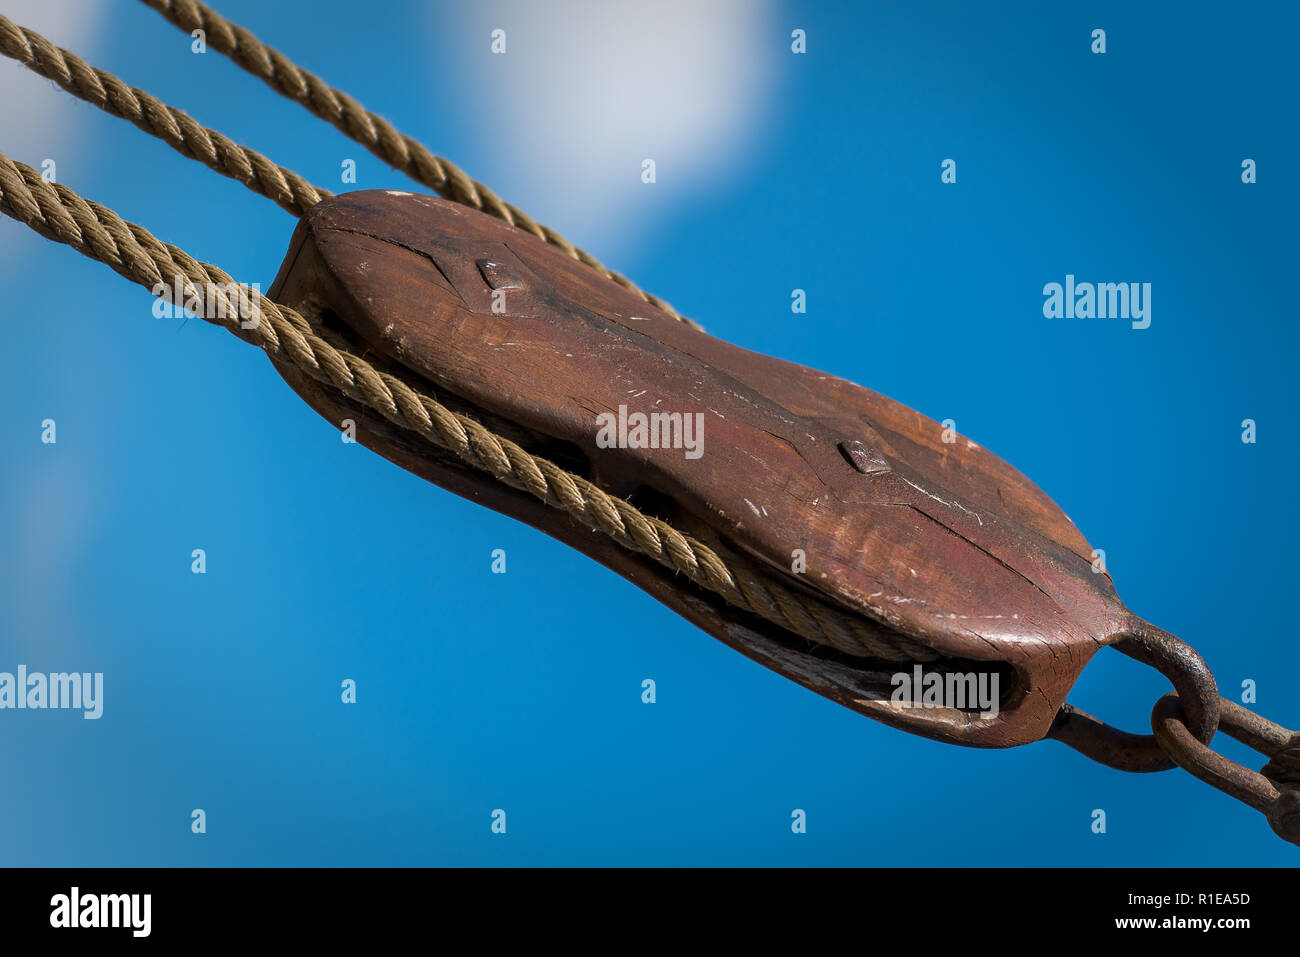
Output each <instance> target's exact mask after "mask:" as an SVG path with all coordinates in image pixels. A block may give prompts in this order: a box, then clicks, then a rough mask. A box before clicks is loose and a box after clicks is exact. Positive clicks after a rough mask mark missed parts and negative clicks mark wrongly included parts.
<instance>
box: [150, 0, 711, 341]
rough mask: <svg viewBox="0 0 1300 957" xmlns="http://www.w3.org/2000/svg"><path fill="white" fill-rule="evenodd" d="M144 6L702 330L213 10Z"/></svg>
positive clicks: (373, 148)
mask: <svg viewBox="0 0 1300 957" xmlns="http://www.w3.org/2000/svg"><path fill="white" fill-rule="evenodd" d="M143 2H144V3H145V4H146V5H147V6H149V7H152V8H153V9H154V10H156V11H158V12H159V13H160V14H162V15H163V16H164V17H165V18H166V19H167V20H168V21H169V22H171V23H172V24H174V25H175V26H176V27H178V28H179V29H181V30H183V31H184V32H185V33H193V32H194V31H195V30H202V31H203V32H204V35H205V37H206V41H207V44H208V46H210V47H212V49H214V50H216V51H217V52H219V53H223V54H225V55H226V56H228V57H230V59H232V60H233V61H235V63H237V64H239V66H241V67H242V68H243V69H244V70H246V71H247V72H249V73H251V74H252V75H253V76H255V77H257V78H258V79H259V80H262V81H263V82H264V83H266V85H267V86H269V87H270V88H271V89H273V90H275V91H276V92H277V93H279V94H281V95H282V96H285V97H288V98H289V99H291V100H293V101H295V102H297V103H301V104H302V105H303V106H305V107H306V108H307V109H308V110H310V111H311V112H312V113H313V114H315V115H316V116H318V117H320V118H321V119H322V120H325V121H326V122H327V123H329V124H330V125H332V126H334V127H335V128H336V129H338V130H339V131H340V132H341V133H343V134H344V135H345V136H347V137H348V138H350V139H352V140H354V141H355V142H357V143H358V144H360V145H361V146H363V147H365V148H366V149H367V150H369V151H370V152H371V153H372V154H374V155H375V156H377V157H379V159H381V160H383V161H384V162H385V163H387V164H388V165H389V166H391V167H393V168H394V169H397V170H401V171H402V172H403V173H405V174H406V175H407V176H409V177H411V179H413V180H415V181H416V182H417V183H423V184H424V185H425V186H427V187H429V188H430V189H431V190H433V191H434V192H435V193H437V194H438V195H439V196H442V197H443V198H444V199H450V200H452V201H453V202H456V203H460V204H461V205H462V206H470V207H472V208H474V209H477V210H479V211H480V212H484V213H487V214H488V215H490V216H495V217H496V218H497V219H502V220H505V221H506V222H507V223H509V224H510V225H511V226H517V227H518V228H520V229H522V230H525V231H526V232H529V233H532V234H533V235H534V236H536V237H537V238H538V239H541V240H544V241H545V242H548V243H550V244H551V245H552V246H555V247H557V248H559V249H562V250H564V252H565V253H566V254H567V255H569V256H571V257H573V258H574V259H576V260H578V261H579V262H582V263H586V264H587V265H588V266H590V267H591V268H593V269H595V270H596V271H597V272H599V273H600V274H601V275H603V276H605V277H607V278H609V279H612V280H614V282H616V283H618V284H619V285H620V286H622V287H623V288H624V289H627V290H630V291H631V292H633V293H635V294H636V295H638V296H640V297H641V298H642V299H644V300H645V301H646V302H648V303H650V304H651V305H652V306H657V307H658V308H660V309H662V310H663V311H664V312H666V313H668V314H669V315H670V316H672V317H673V318H675V319H678V320H679V321H681V322H684V323H686V324H687V325H689V326H692V327H693V328H699V326H698V325H697V324H696V323H695V322H693V321H692V320H690V319H687V318H686V317H684V316H682V315H681V314H679V313H678V312H677V310H676V309H674V308H673V307H672V306H671V305H670V304H669V303H667V302H665V301H664V300H662V299H660V298H659V297H658V296H653V295H651V294H650V293H648V292H645V291H644V290H642V289H640V288H639V287H638V286H637V285H636V284H635V283H633V282H632V281H631V280H630V279H627V278H626V277H624V276H621V275H619V274H618V273H616V272H614V271H613V270H610V269H607V268H605V266H603V265H602V264H601V263H600V261H599V260H598V259H596V257H595V256H593V255H591V254H590V253H588V252H584V251H583V250H581V249H579V248H578V247H577V246H575V245H573V243H571V242H569V241H568V240H567V239H565V238H564V237H563V236H561V235H560V234H559V233H557V232H556V231H555V230H553V229H550V228H548V227H546V226H543V225H542V224H541V223H538V222H537V221H536V220H534V219H533V218H532V217H531V216H529V215H528V214H527V213H525V212H524V211H523V210H521V209H518V208H516V207H514V206H512V205H510V204H509V203H507V202H505V201H503V200H502V199H501V198H500V197H499V196H497V195H496V193H494V192H492V190H490V189H488V188H487V187H486V186H484V185H483V184H482V183H479V182H477V181H476V180H474V179H472V178H471V177H470V176H469V175H468V174H467V173H466V172H465V171H464V170H462V169H460V167H458V166H456V165H455V164H454V163H452V162H450V161H449V160H445V159H443V158H441V157H439V156H435V155H434V154H433V153H431V152H429V150H428V149H427V148H426V147H425V146H423V145H422V144H421V143H420V142H418V141H417V140H415V139H413V138H412V137H410V136H407V135H406V134H405V133H401V132H399V131H398V130H397V129H396V128H395V127H394V126H393V125H392V124H391V123H389V122H388V121H387V120H385V119H384V118H383V117H381V116H377V115H376V114H374V113H371V112H370V111H369V110H367V109H366V108H365V107H363V106H362V105H361V104H360V103H358V102H357V101H356V100H354V99H353V98H352V97H350V96H348V95H347V94H346V93H344V92H342V91H341V90H336V89H334V88H333V87H331V86H330V85H329V84H327V83H326V82H325V81H324V80H322V79H321V78H320V77H318V76H316V75H315V74H314V73H310V72H308V71H307V70H304V69H302V67H300V66H298V65H297V64H295V63H294V62H293V61H292V60H290V59H289V58H288V57H286V56H285V55H284V54H283V53H281V52H280V51H278V50H275V49H272V48H271V47H268V46H266V45H265V44H264V43H262V42H261V41H260V40H258V39H257V37H255V36H253V34H251V33H249V32H248V31H247V30H245V29H244V28H243V27H241V26H239V25H238V24H235V23H231V22H230V21H229V20H227V19H226V18H225V17H223V16H221V15H220V14H219V13H217V12H215V11H214V10H212V9H211V8H210V7H207V6H205V5H204V4H202V3H198V2H196V0H143Z"/></svg>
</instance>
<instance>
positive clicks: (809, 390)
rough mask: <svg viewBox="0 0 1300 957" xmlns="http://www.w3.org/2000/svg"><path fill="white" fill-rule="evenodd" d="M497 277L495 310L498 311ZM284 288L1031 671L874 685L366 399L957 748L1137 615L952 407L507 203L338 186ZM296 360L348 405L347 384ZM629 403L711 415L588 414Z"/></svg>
mask: <svg viewBox="0 0 1300 957" xmlns="http://www.w3.org/2000/svg"><path fill="white" fill-rule="evenodd" d="M494 287H495V288H496V289H499V290H502V291H503V292H504V296H505V307H506V311H505V312H504V314H501V313H498V312H494V311H493V308H492V306H493V291H494ZM272 297H273V298H275V299H277V300H278V301H282V302H286V303H288V304H289V305H293V306H295V307H296V308H298V309H299V310H300V311H303V312H304V314H307V315H309V316H325V315H329V316H330V319H329V322H330V323H331V324H334V325H337V326H340V327H346V328H347V330H349V332H348V334H349V335H351V336H354V337H355V340H356V343H355V346H354V347H356V348H358V349H361V350H364V351H365V353H366V355H367V357H368V358H370V359H371V360H372V361H373V360H374V359H376V358H377V357H383V358H384V359H386V360H388V362H390V363H391V366H392V367H393V368H399V367H400V368H404V369H407V370H410V372H411V373H412V374H414V375H415V376H418V378H419V379H420V380H427V383H428V384H429V385H431V386H432V387H433V389H434V391H435V393H436V394H437V395H438V396H439V398H440V400H442V399H445V398H446V397H447V394H448V393H450V394H451V395H454V396H456V397H458V399H459V400H461V401H462V402H463V403H464V405H465V408H466V410H467V411H472V412H475V413H476V414H481V415H482V416H483V417H485V418H487V419H489V420H491V421H492V422H493V423H494V426H493V427H497V425H498V424H500V425H501V426H502V427H503V428H510V427H513V428H514V429H515V434H514V435H511V437H512V438H515V439H516V440H520V441H521V444H524V445H525V447H530V450H533V451H538V450H544V449H545V448H546V447H547V444H548V443H553V442H554V440H559V441H560V442H563V443H569V444H571V446H572V447H576V449H579V450H581V453H582V454H583V455H584V456H585V457H586V459H587V460H589V461H590V463H591V468H590V469H589V472H590V475H589V477H593V478H595V479H597V480H598V481H600V482H601V484H602V485H604V486H605V487H607V488H609V489H611V490H613V491H617V492H618V493H620V494H629V493H634V492H635V493H636V495H637V496H638V498H637V501H641V500H642V499H646V500H647V501H652V502H654V503H656V504H657V510H658V511H659V512H660V514H662V517H664V518H666V519H668V520H670V521H672V522H673V524H674V525H676V526H677V527H678V528H680V529H681V530H682V531H686V532H690V533H693V534H699V535H700V536H701V537H704V538H706V540H714V539H717V540H720V541H721V542H723V543H725V544H726V546H727V547H729V548H731V549H733V550H734V551H736V552H737V553H743V554H744V555H747V556H749V560H750V561H752V562H753V563H755V564H756V565H758V566H760V567H763V568H766V569H767V570H768V571H769V572H770V573H771V574H773V575H783V576H790V567H791V560H792V559H791V555H792V552H793V551H794V550H795V549H801V550H802V551H803V552H804V553H805V554H806V556H807V570H806V573H805V574H803V575H802V576H799V580H800V581H801V582H803V583H805V584H806V585H807V586H809V587H812V588H814V589H816V590H817V591H818V592H820V593H821V594H823V595H825V596H827V597H828V598H829V599H831V600H833V601H835V602H836V603H838V604H840V605H842V606H844V607H846V608H848V609H852V610H854V611H856V612H858V613H860V614H862V615H864V616H867V617H868V618H870V619H873V620H875V621H876V622H879V623H880V625H881V626H882V627H884V628H889V629H895V630H897V631H900V632H903V633H905V634H907V635H910V636H914V637H916V638H919V639H921V640H923V641H924V642H925V643H926V644H927V645H929V646H930V647H932V648H934V649H936V650H937V651H938V652H940V653H941V654H943V655H945V656H947V657H949V658H951V659H958V660H961V661H966V662H970V661H991V662H1007V663H1009V664H1010V665H1011V666H1013V667H1014V669H1015V671H1016V672H1017V674H1018V675H1019V676H1020V686H1019V687H1018V688H1017V689H1015V692H1014V693H1013V694H1011V695H1010V696H1009V699H1008V701H1006V702H1005V703H1004V706H1003V711H1002V712H1001V713H1000V714H999V715H998V716H997V717H996V718H992V719H987V718H983V719H977V718H973V717H971V716H969V715H965V714H959V713H951V712H945V711H940V712H933V711H932V712H924V711H917V710H908V711H899V710H898V709H897V708H895V707H891V706H890V705H888V704H887V703H882V702H880V701H879V700H873V698H878V697H879V696H880V691H881V688H880V666H879V665H878V663H867V662H864V663H863V666H862V667H861V668H858V669H855V668H854V667H852V665H851V663H850V664H849V665H845V664H843V663H842V662H830V661H827V660H824V659H819V658H818V657H817V656H816V655H813V656H809V655H808V654H806V653H802V652H800V651H799V650H798V648H797V646H795V645H793V644H791V643H790V642H789V641H786V640H783V638H782V636H781V635H779V634H774V633H773V632H774V631H775V629H772V628H771V627H770V626H767V625H765V624H762V623H759V622H757V621H755V620H754V619H753V618H752V616H748V615H743V614H742V615H737V614H735V613H734V610H729V609H728V608H727V607H726V606H720V605H719V604H718V602H716V601H715V600H713V599H711V598H709V597H706V596H703V595H702V594H700V593H699V592H696V591H695V590H694V589H685V590H684V589H683V582H681V581H680V579H673V577H672V576H671V575H670V574H668V573H666V572H664V571H663V570H662V569H659V568H658V566H655V565H654V564H653V563H651V562H648V561H647V560H645V559H641V558H639V557H637V556H633V555H630V554H629V553H626V552H625V551H624V550H622V549H621V548H619V547H618V546H616V545H613V544H612V543H610V542H609V541H608V540H607V539H605V538H604V537H603V536H601V535H599V534H594V533H592V532H591V531H589V530H586V529H580V528H577V527H576V526H575V525H574V523H573V522H571V521H570V520H569V519H568V518H567V516H564V515H562V514H560V513H557V512H554V511H552V510H549V509H546V507H545V506H543V505H541V504H540V503H537V502H535V501H533V500H531V499H530V498H529V497H527V496H526V495H522V494H521V493H516V492H514V491H513V490H510V489H508V488H505V487H504V486H501V485H499V483H496V482H495V481H494V480H493V479H491V478H490V477H484V476H479V475H477V474H475V473H473V472H472V471H470V470H468V469H466V468H464V467H462V466H460V465H459V464H457V463H453V462H451V461H450V460H449V459H448V458H447V457H446V456H440V455H435V454H433V453H432V451H431V450H430V449H428V448H427V447H425V446H424V444H423V443H422V442H419V441H413V440H411V439H409V438H407V437H405V436H398V435H395V434H394V431H395V430H393V429H391V428H390V427H388V426H387V425H386V424H384V423H381V422H375V421H374V418H375V417H373V416H371V417H370V418H369V419H366V418H364V417H363V418H362V419H361V420H360V421H363V422H364V423H365V426H364V428H363V429H362V430H361V431H360V433H359V439H360V440H361V441H363V442H364V443H365V444H366V445H368V446H369V447H371V448H373V449H375V450H376V451H378V452H380V453H381V454H383V455H385V456H387V457H388V458H390V459H392V460H393V461H395V462H397V463H398V464H399V465H401V466H403V467H404V468H408V469H409V470H411V471H414V472H416V473H417V474H420V475H423V476H424V477H425V478H428V479H429V480H430V481H433V482H436V483H437V484H439V485H442V486H444V487H446V488H449V489H450V490H451V491H454V492H456V493H457V494H461V495H464V496H466V497H469V498H472V499H474V500H477V501H481V502H482V503H483V504H485V505H487V506H488V507H491V508H495V509H497V510H499V511H503V512H505V513H507V514H511V515H513V516H515V517H516V518H520V519H521V520H523V521H527V522H529V523H530V524H533V525H535V526H536V527H539V528H541V529H543V530H544V531H547V532H548V533H549V534H552V535H555V536H556V537H557V538H560V539H561V540H563V541H566V542H567V543H569V544H570V545H573V546H574V547H576V548H579V549H580V550H582V551H583V552H584V553H586V554H588V555H591V556H592V557H593V558H595V559H597V560H598V561H601V562H602V563H604V564H606V565H608V566H609V567H611V568H613V569H614V570H615V571H617V572H619V573H620V574H622V575H624V576H625V577H627V578H629V580H632V581H633V582H635V583H636V584H638V585H639V586H640V587H642V588H644V589H645V590H646V591H647V592H649V593H650V594H652V595H654V596H655V597H656V598H658V599H659V600H660V601H663V602H664V603H665V604H668V605H670V606H671V607H673V608H674V609H675V610H677V611H678V612H679V613H681V614H683V615H684V616H685V617H687V618H689V619H690V620H692V621H694V622H695V623H696V624H698V625H700V627H702V628H704V629H705V630H706V631H708V632H710V633H711V634H713V635H715V636H716V637H718V638H720V639H722V640H724V641H726V642H727V643H728V644H730V645H732V646H733V647H736V648H737V649H738V650H741V651H743V652H744V653H746V654H747V655H749V656H750V657H753V658H755V659H756V660H759V661H761V662H762V663H764V664H766V665H768V666H769V667H773V668H775V669H776V670H778V671H780V672H782V673H783V674H786V675H787V676H789V677H791V678H793V679H794V680H797V681H800V682H801V683H803V684H805V685H807V686H809V687H811V688H813V689H814V690H817V691H818V692H819V693H822V694H826V695H827V696H828V697H832V698H834V699H835V700H837V701H840V702H841V703H843V704H846V705H848V706H850V707H853V708H855V709H857V710H860V711H862V712H864V713H867V714H870V715H871V716H873V717H877V718H880V719H882V720H886V721H888V722H890V723H892V724H896V725H899V726H902V727H906V728H907V729H908V730H912V731H916V732H918V733H923V734H927V735H929V736H933V737H938V738H941V739H944V740H950V741H956V742H959V743H966V744H976V745H985V746H1003V745H1011V744H1019V743H1023V742H1025V741H1030V740H1035V739H1037V738H1038V737H1041V735H1042V733H1043V732H1045V731H1046V729H1047V726H1048V725H1049V724H1050V722H1051V719H1052V717H1053V716H1054V714H1055V713H1056V711H1057V710H1058V708H1059V706H1060V704H1061V703H1062V702H1063V701H1064V698H1065V694H1066V692H1067V691H1068V689H1069V687H1070V685H1071V684H1072V683H1073V681H1074V679H1075V677H1076V676H1077V674H1078V673H1079V671H1080V670H1081V669H1082V667H1083V665H1084V664H1086V662H1087V661H1088V659H1089V658H1090V657H1091V655H1092V654H1093V653H1094V652H1095V650H1096V649H1097V648H1098V647H1100V646H1101V645H1103V644H1105V643H1107V642H1110V641H1113V640H1115V639H1116V638H1117V637H1119V636H1120V635H1121V634H1122V633H1123V632H1124V631H1125V629H1126V628H1127V627H1129V622H1130V616H1129V613H1128V612H1127V610H1126V609H1125V608H1124V606H1123V605H1122V603H1121V602H1120V601H1119V599H1118V597H1117V596H1116V594H1115V591H1114V588H1113V586H1112V584H1111V582H1110V579H1109V577H1108V576H1107V575H1105V574H1094V573H1093V571H1092V559H1091V547H1090V546H1089V545H1088V543H1087V541H1086V540H1085V539H1084V538H1083V536H1082V535H1081V534H1080V533H1079V532H1078V530H1077V529H1076V528H1075V527H1074V526H1073V524H1072V523H1071V522H1070V521H1069V519H1068V518H1066V516H1065V515H1064V514H1063V513H1062V512H1061V511H1060V509H1059V508H1057V507H1056V506H1055V505H1054V504H1053V503H1052V502H1051V500H1050V499H1049V498H1048V497H1047V496H1046V495H1044V494H1043V493H1042V492H1041V491H1040V490H1039V489H1038V488H1037V487H1036V486H1034V485H1033V484H1032V483H1031V482H1030V481H1029V480H1028V479H1026V478H1025V477H1024V476H1022V475H1021V474H1020V473H1019V472H1017V471H1016V470H1015V469H1013V468H1011V467H1010V466H1009V465H1007V464H1006V463H1005V462H1002V461H1001V460H1000V459H998V458H997V457H996V456H994V455H992V454H991V453H989V452H988V451H986V450H985V449H983V448H980V447H979V446H977V445H976V444H974V443H973V442H970V441H968V440H967V439H965V438H964V437H958V439H957V441H956V442H950V443H946V442H944V441H943V429H942V427H941V426H940V425H939V423H937V422H934V421H933V420H930V419H928V418H926V417H924V416H921V415H919V414H918V413H916V412H913V411H912V410H910V409H907V408H906V407H904V406H901V405H899V404H898V403H896V402H893V401H891V400H889V399H887V398H885V397H883V396H880V395H878V394H876V393H874V392H871V391H870V390H868V389H865V388H862V387H860V386H857V385H854V384H852V383H849V382H846V381H844V380H842V379H837V378H835V377H832V376H828V375H826V374H824V373H821V372H818V371H816V370H813V369H809V368H806V367H803V366H798V365H794V364H792V363H787V362H784V361H781V360H779V359H774V358H771V357H768V356H762V355H758V354H756V353H752V352H749V351H747V350H744V349H740V348H738V347H736V346H733V345H730V344H728V343H725V342H722V341H721V340H718V339H715V338H713V337H711V336H708V335H707V334H705V333H703V332H700V331H698V330H694V329H691V328H690V327H688V326H686V325H684V324H682V323H679V322H677V321H675V320H674V319H672V318H671V317H669V316H667V315H666V314H664V313H662V312H660V311H659V310H657V309H655V308H653V307H651V306H649V305H648V304H646V303H645V302H644V301H642V300H641V299H640V298H639V297H637V296H635V295H633V294H631V293H628V292H626V291H625V290H623V289H622V288H620V287H618V286H617V285H615V284H614V283H613V282H611V281H608V280H605V279H603V278H602V277H600V276H598V275H597V274H595V272H594V271H592V270H590V269H588V268H587V267H585V266H583V265H582V264H580V263H576V262H574V261H572V260H570V259H568V258H567V257H565V256H564V255H563V254H562V253H561V252H559V251H558V250H556V249H554V248H553V247H549V246H547V245H545V244H543V243H541V242H540V241H538V240H536V239H535V238H533V237H531V236H529V235H527V234H524V233H522V232H519V231H517V230H514V229H512V228H510V227H508V226H506V225H505V224H503V223H501V222H500V221H498V220H495V219H492V218H490V217H487V216H484V215H482V214H479V213H476V212H474V211H472V210H468V209H466V208H464V207H460V206H456V205H453V204H450V203H446V202H444V201H442V200H439V199H436V198H433V197H428V196H418V195H413V194H409V193H395V192H388V191H364V192H357V193H350V194H346V195H344V196H340V197H336V198H334V199H332V200H329V201H326V202H324V203H321V204H320V205H319V206H317V207H315V208H314V209H313V210H312V211H311V212H310V213H309V214H308V215H307V216H306V217H304V219H303V221H302V223H301V224H300V225H299V227H298V230H297V231H296V232H295V236H294V241H293V245H292V248H291V250H290V254H289V256H288V258H287V259H286V261H285V264H284V266H283V267H282V269H281V273H280V275H279V277H277V280H276V283H275V286H274V287H273V289H272ZM499 299H500V296H499V294H498V301H499ZM281 372H282V374H285V377H286V379H287V380H288V381H289V382H290V384H291V385H292V386H293V387H294V388H295V389H296V390H297V391H298V392H299V394H301V395H302V396H303V397H304V398H305V399H306V400H307V401H308V402H309V403H311V404H312V406H313V407H314V408H316V409H317V411H319V412H321V414H322V415H325V416H326V417H327V418H329V419H330V420H331V421H332V422H334V423H335V424H337V423H338V422H339V421H340V419H341V418H342V417H343V415H342V412H343V410H344V409H345V408H346V407H347V406H346V403H345V402H343V401H342V400H341V397H339V396H337V395H329V394H327V392H326V391H325V390H322V389H320V388H319V387H317V386H316V385H315V384H314V383H310V382H307V381H304V380H303V379H302V378H301V377H299V376H297V375H296V374H293V373H292V372H291V370H285V369H281ZM620 405H624V406H627V407H628V409H629V411H642V412H650V411H654V410H659V411H666V412H679V413H684V414H694V413H701V414H702V415H703V421H704V446H703V450H704V451H703V455H702V456H701V457H700V458H698V459H691V458H688V457H686V456H685V455H684V454H683V450H682V449H603V448H598V447H597V444H596V434H597V425H596V416H597V415H598V414H599V413H602V412H613V411H616V410H617V409H618V407H619V406H620ZM358 415H360V413H359V410H357V411H355V412H354V415H353V416H352V417H357V416H358ZM505 423H513V426H507V425H505ZM566 464H568V463H566ZM647 490H653V492H652V493H648V491H647ZM886 677H887V676H886ZM885 691H886V697H887V688H886V689H885Z"/></svg>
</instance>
